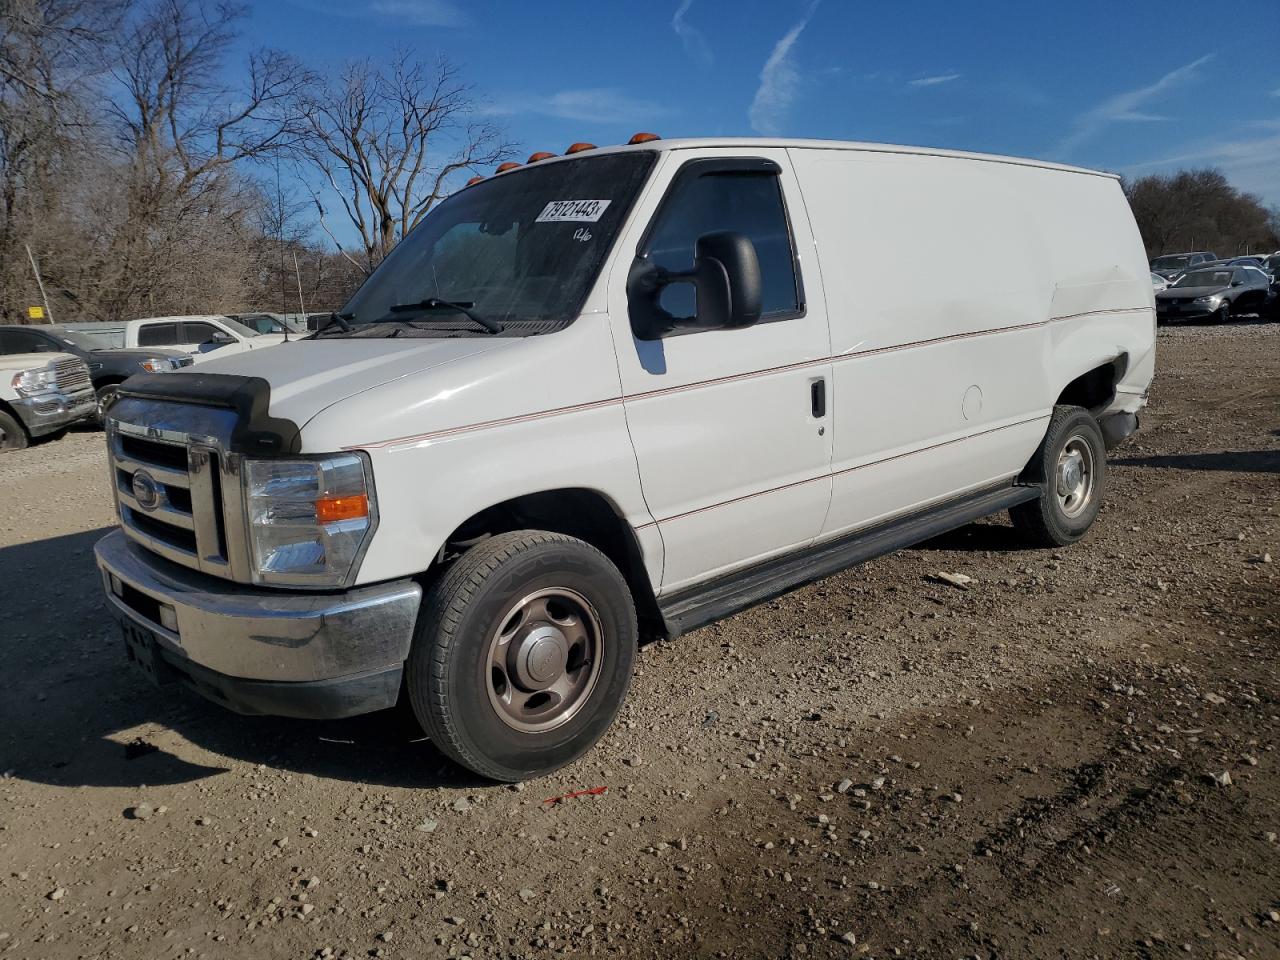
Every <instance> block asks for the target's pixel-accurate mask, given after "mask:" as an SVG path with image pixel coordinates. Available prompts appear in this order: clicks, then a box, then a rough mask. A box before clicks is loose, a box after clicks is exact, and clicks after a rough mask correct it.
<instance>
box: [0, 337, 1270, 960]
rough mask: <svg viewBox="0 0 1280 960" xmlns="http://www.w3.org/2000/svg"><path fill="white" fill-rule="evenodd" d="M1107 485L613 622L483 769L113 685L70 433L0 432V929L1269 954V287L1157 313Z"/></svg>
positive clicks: (309, 939) (382, 738) (86, 461)
mask: <svg viewBox="0 0 1280 960" xmlns="http://www.w3.org/2000/svg"><path fill="white" fill-rule="evenodd" d="M1108 485H1109V486H1108V490H1107V497H1106V505H1105V506H1104V509H1103V512H1102V514H1101V516H1100V518H1099V522H1098V524H1097V525H1096V526H1095V528H1094V530H1093V532H1092V533H1091V535H1090V536H1089V537H1088V538H1087V539H1086V540H1085V541H1083V542H1082V543H1080V544H1078V545H1076V546H1074V547H1072V548H1070V549H1067V550H1063V551H1060V552H1052V551H1039V550H1026V549H1022V548H1021V547H1020V546H1019V545H1018V544H1017V542H1016V541H1015V540H1014V539H1013V537H1012V531H1011V529H1010V528H1009V527H1008V525H1007V523H1006V521H1005V520H1003V519H1002V518H997V519H992V520H990V521H987V522H984V523H981V524H976V525H973V526H970V527H967V528H965V529H963V530H961V531H958V532H956V533H953V534H950V535H948V536H946V537H943V538H941V539H939V540H935V541H933V542H930V543H928V544H925V545H923V546H921V547H919V548H917V549H913V550H908V551H905V552H903V553H900V554H897V555H896V556H893V557H889V558H886V559H883V560H879V561H876V562H874V563H870V564H867V565H865V566H863V567H860V568H857V569H854V570H852V571H848V572H846V573H843V574H841V575H838V576H835V577H832V578H830V579H828V580H825V581H822V582H820V583H817V584H815V585H813V586H810V587H807V588H805V589H802V590H799V591H796V592H794V593H792V594H790V595H788V596H785V597H783V598H781V599H780V600H777V601H775V602H772V603H769V604H765V605H763V606H761V607H759V608H756V609H754V610H751V611H748V612H746V613H743V614H741V615H739V616H737V617H734V618H732V619H730V620H727V621H725V622H723V623H720V624H718V625H715V626H712V627H709V628H707V629H704V630H700V631H698V632H697V633H694V634H691V635H689V636H686V637H684V638H682V639H680V640H677V641H673V642H669V643H654V644H650V645H648V646H646V647H645V648H644V649H643V650H642V652H641V657H640V664H639V672H638V674H637V676H636V679H635V683H634V685H633V687H632V695H631V698H630V701H629V703H628V704H627V706H626V707H625V709H624V712H623V714H622V717H621V720H620V722H619V724H618V725H617V726H616V728H615V729H614V731H613V732H612V733H611V734H610V735H609V736H608V737H607V738H606V739H605V740H604V741H603V742H602V743H601V744H600V745H599V746H598V747H597V748H596V749H595V750H594V751H593V752H591V753H590V754H589V755H588V756H587V757H586V758H585V759H583V760H582V761H580V762H578V763H577V764H575V765H574V766H573V767H571V768H569V769H567V770H565V771H563V772H561V773H560V774H558V775H556V776H553V777H551V778H548V779H546V780H543V781H540V782H536V783H531V784H528V785H525V786H524V788H523V789H513V788H510V787H500V786H493V785H489V784H485V783H480V782H476V781H474V780H471V779H469V778H468V777H466V776H465V775H463V774H461V773H460V772H459V771H457V770H456V769H454V768H452V767H451V766H449V765H448V764H447V763H445V762H444V761H443V760H442V758H441V757H440V755H439V754H438V753H437V752H436V751H435V750H434V749H433V748H432V746H431V745H430V744H429V743H427V742H424V741H421V740H417V739H415V738H414V735H413V734H412V733H411V732H409V731H408V730H407V728H406V727H405V725H404V724H403V723H402V722H400V721H399V720H398V719H397V718H396V717H395V716H388V715H379V716H373V717H367V718H361V719H358V720H352V721H344V722H333V723H323V724H321V723H309V722H301V721H287V720H276V719H263V718H257V719H251V718H243V717H237V716H234V715H232V714H230V713H227V712H225V711H223V710H221V709H219V708H217V707H215V706H212V705H209V704H206V703H204V702H203V701H201V700H199V699H196V698H195V697H193V696H191V695H189V694H185V693H182V692H181V691H179V690H177V689H175V688H172V687H170V688H166V689H165V690H164V691H163V692H161V691H159V690H157V689H155V688H151V687H148V686H147V685H146V683H145V681H144V680H142V679H141V678H140V677H136V676H135V675H134V674H133V673H132V672H131V671H130V669H129V668H128V667H127V665H126V662H125V658H124V655H123V648H122V642H121V640H120V638H119V636H118V634H117V632H116V629H115V627H114V624H113V623H112V621H110V619H109V618H108V617H107V615H106V612H105V610H104V606H103V603H102V601H101V599H100V589H99V582H98V578H97V575H96V573H95V570H94V567H93V561H92V551H91V546H92V544H93V542H94V541H95V540H96V539H97V538H98V537H100V536H101V535H102V534H103V533H104V532H105V531H106V529H107V528H108V527H109V526H110V525H111V523H112V522H113V521H112V515H111V510H110V508H109V506H108V498H107V494H106V466H105V458H104V455H103V451H102V442H101V436H100V435H99V434H96V433H92V432H87V431H85V432H77V433H72V434H71V435H69V436H67V437H65V438H63V439H62V440H59V441H56V442H52V443H46V444H41V445H39V446H37V447H35V448H33V449H31V450H29V451H26V452H21V453H14V454H9V455H5V456H4V457H3V458H0V491H3V496H2V499H0V596H2V597H3V600H2V604H3V607H2V610H0V651H2V652H3V665H4V672H5V676H6V681H7V682H6V684H5V689H4V693H3V695H2V696H0V772H2V773H3V779H2V780H0V956H2V957H15V958H17V957H22V958H28V957H30V958H71V957H124V958H159V957H189V956H190V957H210V958H220V957H226V958H248V957H254V958H256V957H273V958H274V957H296V958H309V957H317V956H320V957H330V956H332V957H344V956H345V957H366V956H379V957H388V958H419V957H437V956H449V957H464V956H470V957H476V958H480V957H539V956H579V955H599V956H606V955H616V956H628V957H631V956H636V957H661V958H671V957H684V956H723V957H791V956H817V957H845V956H849V957H862V956H865V957H896V956H914V957H927V958H935V957H938V958H960V957H980V958H983V960H990V958H997V957H1000V958H1024V957H1037V958H1038V957H1150V958H1156V957H1172V956H1192V957H1240V956H1243V957H1280V913H1277V912H1276V911H1280V842H1278V841H1277V836H1276V834H1277V833H1278V832H1280V756H1278V755H1277V752H1276V746H1277V741H1278V739H1280V667H1278V666H1277V654H1278V653H1280V590H1277V586H1278V583H1280V578H1278V577H1277V572H1278V571H1280V324H1270V325H1264V324H1256V323H1239V324H1232V325H1230V326H1226V327H1220V328H1200V327H1188V328H1182V329H1177V330H1162V331H1161V334H1160V356H1159V370H1158V374H1157V379H1156V383H1155V387H1154V391H1153V401H1152V405H1151V408H1150V411H1149V413H1148V415H1146V416H1145V417H1144V420H1143V430H1142V432H1141V433H1140V434H1139V435H1138V436H1137V437H1136V438H1135V439H1133V440H1131V441H1130V442H1129V443H1127V444H1125V445H1124V446H1122V447H1120V448H1119V449H1118V450H1116V451H1114V453H1113V455H1112V459H1111V462H1110V473H1109V477H1108ZM1272 559H1274V560H1275V561H1276V562H1274V563H1273V562H1270V561H1271V560H1272ZM939 572H953V573H964V574H967V575H969V576H971V577H973V578H974V582H973V583H972V584H971V585H970V586H969V587H968V588H967V589H958V588H955V587H952V586H948V585H946V584H943V583H938V582H935V581H934V580H932V579H931V577H932V576H933V575H935V574H937V573H939ZM596 787H606V788H607V790H605V791H604V792H602V793H597V794H595V795H591V796H584V797H578V798H574V799H569V800H565V801H562V802H559V803H547V802H545V801H546V800H547V799H548V798H551V797H556V796H558V795H561V794H565V793H568V792H570V791H574V790H584V789H591V788H596Z"/></svg>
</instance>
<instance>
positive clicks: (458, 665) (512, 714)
mask: <svg viewBox="0 0 1280 960" xmlns="http://www.w3.org/2000/svg"><path fill="white" fill-rule="evenodd" d="M636 642H637V630H636V614H635V607H634V604H633V602H632V598H631V594H630V591H629V590H628V588H627V584H626V581H625V580H624V579H623V577H622V574H621V573H619V572H618V569H617V567H615V566H614V565H613V564H612V563H611V562H610V561H609V559H608V558H607V557H605V556H604V554H602V553H600V551H598V550H596V549H595V548H594V547H592V546H590V545H589V544H587V543H584V542H583V541H581V540H577V539H574V538H573V537H567V536H564V535H562V534H558V533H548V532H544V531H538V530H518V531H515V532H513V533H504V534H500V535H499V536H496V537H491V538H489V539H488V540H485V541H482V542H481V543H479V544H477V545H476V546H474V547H472V548H471V549H470V550H468V551H467V552H466V553H465V554H463V556H462V557H461V558H460V559H459V560H457V562H455V563H454V564H453V566H452V567H450V568H449V569H448V570H447V571H446V572H445V574H444V576H442V577H441V578H440V579H439V580H437V581H436V583H435V585H434V586H432V587H431V589H430V590H429V591H428V593H427V596H426V598H425V599H424V600H423V607H422V612H421V614H420V615H419V618H418V627H417V632H416V634H415V636H414V641H413V647H412V649H411V650H410V653H409V660H408V664H407V670H406V684H407V688H408V692H409V697H410V702H411V703H412V705H413V711H414V714H415V715H416V716H417V718H418V722H419V723H421V724H422V727H423V729H424V731H425V732H426V734H427V736H428V737H430V738H431V740H432V741H433V742H434V743H435V744H436V746H437V747H439V749H440V750H441V751H442V752H443V753H444V754H445V755H447V756H448V757H450V758H451V759H452V760H454V761H455V762H457V763H459V764H461V765H462V766H464V767H466V768H467V769H469V770H471V771H473V772H475V773H478V774H480V775H481V776H484V777H488V778H490V779H492V780H500V781H508V782H510V781H517V780H525V779H528V778H531V777H538V776H542V775H543V774H547V773H550V772H551V771H553V770H556V769H557V768H559V767H562V766H564V765H565V764H568V763H571V762H572V761H574V760H576V759H577V758H578V757H580V756H582V754H584V753H586V752H587V750H589V749H590V748H591V747H592V745H594V744H595V743H596V741H597V740H599V739H600V737H602V736H603V735H604V733H605V731H607V730H608V728H609V726H610V725H611V724H612V723H613V720H614V718H615V717H616V716H617V713H618V710H619V709H620V708H621V706H622V701H623V698H624V697H625V696H626V692H627V688H628V686H629V685H630V682H631V671H632V666H633V663H634V661H635V653H636Z"/></svg>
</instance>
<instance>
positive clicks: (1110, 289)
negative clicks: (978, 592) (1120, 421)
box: [789, 148, 1154, 537]
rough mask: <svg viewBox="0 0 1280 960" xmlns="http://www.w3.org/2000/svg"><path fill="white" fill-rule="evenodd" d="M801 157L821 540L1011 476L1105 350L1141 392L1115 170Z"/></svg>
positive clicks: (1132, 283) (1133, 235)
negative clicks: (828, 387)
mask: <svg viewBox="0 0 1280 960" xmlns="http://www.w3.org/2000/svg"><path fill="white" fill-rule="evenodd" d="M789 153H790V154H791V156H792V159H793V163H794V166H795V171H796V175H797V178H798V179H799V181H800V185H801V189H802V190H803V191H804V195H805V200H806V207H807V209H808V212H809V219H810V223H811V225H812V228H813V235H814V238H815V241H816V246H817V257H818V260H819V261H820V263H821V266H822V276H823V279H824V282H825V295H826V299H827V311H828V315H829V317H830V323H831V337H832V354H833V381H834V401H835V411H836V414H835V415H836V423H835V444H834V452H833V455H832V474H833V489H832V504H831V510H830V513H829V515H828V518H827V522H826V525H825V526H824V528H823V536H824V537H827V536H835V535H839V534H840V533H842V532H845V531H848V530H850V529H854V528H857V527H859V526H863V525H866V524H870V523H874V522H876V521H878V520H881V519H884V518H886V517H890V516H893V515H897V514H902V513H907V512H910V511H912V510H915V509H920V508H923V507H924V506H926V505H928V504H930V503H933V502H937V501H939V500H942V499H946V498H949V497H954V496H957V495H961V494H963V493H965V492H967V491H971V490H975V489H979V488H981V487H984V486H988V485H990V484H992V483H994V482H999V481H1001V480H1008V479H1010V478H1013V477H1015V476H1016V475H1017V474H1018V473H1019V472H1020V471H1021V470H1022V468H1023V466H1024V465H1025V464H1026V462H1027V460H1028V459H1029V458H1030V456H1031V454H1032V453H1033V452H1034V450H1035V448H1036V446H1037V445H1038V444H1039V442H1040V439H1041V438H1042V437H1043V435H1044V429H1045V426H1046V424H1047V422H1048V418H1049V416H1050V413H1051V412H1052V408H1053V404H1054V402H1055V401H1056V399H1057V397H1058V396H1059V395H1060V393H1061V391H1062V389H1063V388H1064V387H1065V386H1066V385H1067V384H1068V383H1069V382H1070V381H1071V380H1072V379H1074V378H1075V377H1077V376H1079V375H1080V374H1082V373H1084V372H1086V371H1088V370H1090V369H1093V368H1094V367H1096V366H1098V365H1100V364H1103V363H1107V362H1109V361H1112V360H1114V359H1116V358H1117V357H1121V356H1124V357H1127V358H1128V359H1127V360H1126V361H1125V364H1124V369H1125V370H1126V373H1127V377H1128V379H1127V380H1126V381H1125V382H1126V384H1128V385H1129V386H1130V387H1132V388H1133V389H1135V390H1136V391H1138V392H1139V393H1140V392H1141V391H1143V390H1145V387H1146V383H1147V382H1149V380H1150V370H1151V363H1152V349H1153V342H1154V320H1153V312H1152V307H1153V301H1152V293H1151V284H1150V279H1149V277H1148V271H1147V268H1146V262H1145V259H1144V258H1143V254H1142V247H1141V243H1140V241H1139V240H1138V236H1137V229H1136V226H1135V225H1134V223H1133V218H1132V215H1131V214H1130V212H1129V209H1128V206H1127V204H1126V203H1125V201H1124V197H1123V194H1122V193H1121V191H1120V189H1119V186H1118V184H1117V183H1116V182H1115V180H1114V179H1112V178H1110V177H1104V176H1098V175H1090V174H1083V173H1075V172H1066V171H1060V170H1054V169H1051V168H1045V167H1036V166H1023V165H1018V164H1009V163H1001V162H991V161H984V160H978V159H967V158H955V157H944V156H929V155H913V154H900V153H877V152H874V151H857V150H823V149H807V148H797V149H792V150H790V151H789ZM904 250H909V251H911V257H910V258H905V257H903V256H901V255H900V253H899V251H904ZM1120 402H1121V403H1124V402H1125V401H1120Z"/></svg>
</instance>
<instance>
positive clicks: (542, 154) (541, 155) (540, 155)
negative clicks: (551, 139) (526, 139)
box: [525, 150, 555, 163]
mask: <svg viewBox="0 0 1280 960" xmlns="http://www.w3.org/2000/svg"><path fill="white" fill-rule="evenodd" d="M554 156H555V154H554V153H551V152H549V151H547V150H539V151H538V152H537V153H531V154H529V159H528V160H526V161H525V162H526V163H537V162H538V161H539V160H550V159H551V158H552V157H554Z"/></svg>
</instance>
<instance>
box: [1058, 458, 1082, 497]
mask: <svg viewBox="0 0 1280 960" xmlns="http://www.w3.org/2000/svg"><path fill="white" fill-rule="evenodd" d="M1083 481H1084V466H1083V464H1081V462H1080V458H1079V457H1078V456H1076V457H1069V458H1068V459H1067V460H1066V461H1064V462H1063V464H1062V467H1061V469H1060V470H1059V472H1058V493H1060V494H1062V495H1063V496H1064V497H1065V496H1067V495H1068V494H1071V493H1073V492H1075V491H1076V490H1077V489H1078V488H1079V487H1080V484H1081V483H1082V482H1083Z"/></svg>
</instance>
